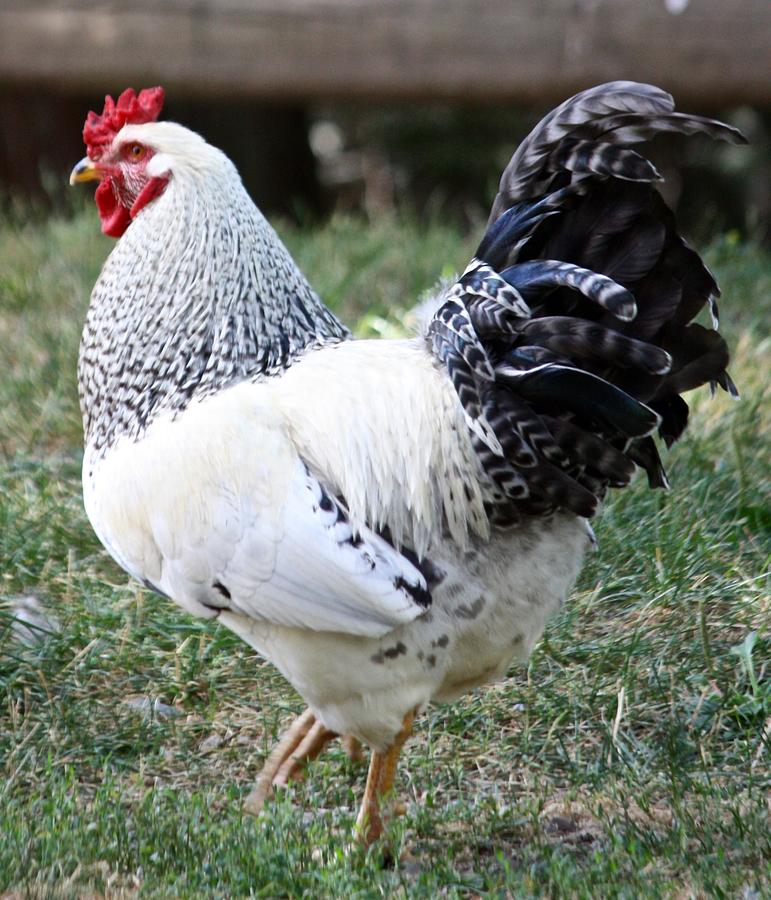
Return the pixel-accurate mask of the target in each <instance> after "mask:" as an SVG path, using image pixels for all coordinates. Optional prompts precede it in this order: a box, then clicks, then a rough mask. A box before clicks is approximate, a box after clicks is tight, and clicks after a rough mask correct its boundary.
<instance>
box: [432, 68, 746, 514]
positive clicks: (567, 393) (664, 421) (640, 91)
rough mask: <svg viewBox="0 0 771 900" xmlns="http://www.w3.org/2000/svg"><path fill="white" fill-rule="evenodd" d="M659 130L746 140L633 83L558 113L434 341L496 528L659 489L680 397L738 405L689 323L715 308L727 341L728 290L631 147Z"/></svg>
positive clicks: (719, 350)
mask: <svg viewBox="0 0 771 900" xmlns="http://www.w3.org/2000/svg"><path fill="white" fill-rule="evenodd" d="M662 132H672V133H678V134H683V135H693V134H706V135H708V136H709V137H712V138H718V139H721V140H728V141H731V142H733V143H741V142H743V141H744V138H743V137H742V135H741V134H740V133H739V132H738V131H736V130H735V129H733V128H731V127H729V126H727V125H724V124H723V123H721V122H717V121H715V120H712V119H705V118H702V117H699V116H689V115H684V114H682V113H676V112H675V111H674V103H673V100H672V98H671V97H670V95H669V94H667V93H666V92H664V91H662V90H660V89H659V88H656V87H654V86H652V85H646V84H637V83H634V82H624V81H619V82H612V83H610V84H605V85H599V86H598V87H595V88H591V89H590V90H588V91H584V92H583V93H581V94H578V95H577V96H575V97H572V98H571V99H570V100H567V101H566V102H565V103H563V104H562V105H561V106H559V107H557V109H555V110H554V111H553V112H552V113H550V114H549V115H548V116H546V117H545V118H544V119H543V120H542V121H541V122H540V123H539V124H538V125H537V126H536V127H535V128H534V129H533V131H532V132H531V133H530V134H529V135H528V137H527V138H526V139H525V140H524V141H523V142H522V144H521V145H520V147H519V148H518V149H517V151H516V152H515V153H514V155H513V156H512V159H511V161H510V163H509V165H508V166H507V167H506V169H505V170H504V172H503V175H502V177H501V183H500V189H499V192H498V195H497V196H496V198H495V201H494V203H493V207H492V211H491V214H490V221H489V223H488V229H487V232H486V234H485V236H484V238H483V240H482V242H481V244H480V245H479V249H478V251H477V254H476V258H475V259H474V260H473V261H472V263H471V264H470V266H469V267H468V269H467V270H466V272H465V273H464V275H463V276H462V277H461V279H460V280H459V281H458V282H457V284H456V285H455V286H454V287H453V288H452V290H451V291H450V295H449V297H448V300H447V303H445V305H444V306H443V307H442V308H441V309H440V310H439V311H438V312H437V314H436V316H435V318H434V320H433V321H432V323H431V325H430V327H429V336H430V339H431V341H432V347H433V349H434V352H435V354H436V355H437V357H438V358H439V359H440V360H441V361H443V362H444V363H445V365H446V366H447V368H448V371H449V372H450V376H451V378H452V380H453V384H454V385H455V387H456V390H457V392H458V396H459V397H460V400H461V403H462V405H463V408H464V411H465V413H466V419H467V421H468V423H469V426H470V427H471V429H472V432H473V438H472V440H473V444H474V447H475V449H476V452H477V454H478V455H479V459H480V461H481V464H482V466H483V468H484V469H485V471H486V472H487V474H488V476H489V478H490V481H491V487H490V498H491V499H490V500H489V502H488V512H489V513H490V517H491V521H493V522H494V523H496V524H505V523H506V522H514V521H517V520H518V519H519V518H520V517H521V516H522V515H542V514H547V513H549V512H551V511H553V510H554V509H560V508H562V509H569V510H572V511H573V512H575V513H577V514H578V515H591V514H592V513H593V512H594V510H595V509H596V507H597V503H598V501H599V499H601V497H602V496H603V495H604V493H605V490H606V489H607V487H608V486H614V487H618V486H623V485H625V484H627V483H628V482H629V480H630V478H631V476H632V473H633V471H634V468H635V466H640V467H641V468H643V469H644V470H645V471H646V472H647V474H648V480H649V483H650V484H651V485H652V486H654V487H665V486H666V485H667V479H666V473H665V472H664V468H663V466H662V463H661V459H660V457H659V452H658V449H657V446H656V442H655V441H654V439H653V437H652V434H651V433H652V432H653V431H655V430H656V429H658V434H659V435H660V437H661V439H662V440H663V441H664V443H665V444H666V445H667V446H669V445H671V444H672V443H673V442H674V441H675V440H677V439H678V438H679V437H680V435H681V434H682V432H683V430H684V429H685V427H686V424H687V422H688V405H687V403H686V402H685V401H684V400H683V399H682V397H681V396H680V394H682V393H683V392H685V391H688V390H691V389H692V388H695V387H698V386H700V385H702V384H711V385H712V386H715V385H718V386H720V387H721V388H723V389H724V390H726V391H728V392H729V393H730V394H731V395H732V396H737V391H736V388H735V386H734V384H733V382H732V381H731V379H730V376H729V375H728V373H727V372H726V366H727V364H728V348H727V347H726V344H725V342H724V340H723V339H722V338H721V337H720V336H719V335H718V334H717V332H716V331H714V330H711V329H708V328H705V327H703V326H701V325H698V324H695V323H693V322H692V320H693V318H694V317H695V316H696V315H698V313H699V312H700V311H701V310H702V309H703V308H705V307H707V308H708V309H709V311H710V313H711V316H712V324H713V327H715V328H716V327H717V303H716V298H717V297H718V296H719V290H718V286H717V284H716V283H715V280H714V278H713V276H712V274H711V273H710V272H709V270H708V269H707V268H706V267H705V266H704V264H703V262H702V261H701V258H700V257H699V255H698V254H697V253H696V252H695V251H694V250H693V249H692V248H690V247H689V246H688V245H687V244H686V242H685V241H684V240H683V239H682V237H681V236H680V235H679V234H678V231H677V226H676V221H675V217H674V214H673V213H672V212H671V210H669V209H668V207H667V206H666V204H665V203H664V201H663V199H662V198H661V196H660V194H659V193H658V192H657V191H656V189H655V182H656V181H657V180H659V178H660V176H659V174H658V172H657V171H656V169H655V168H654V166H653V165H652V164H651V163H650V162H649V161H648V160H647V159H645V157H644V156H643V155H642V154H641V153H640V152H639V151H638V150H635V149H632V148H631V146H630V145H633V144H638V143H640V142H642V141H645V140H648V139H649V138H651V137H654V136H655V135H656V134H658V133H662Z"/></svg>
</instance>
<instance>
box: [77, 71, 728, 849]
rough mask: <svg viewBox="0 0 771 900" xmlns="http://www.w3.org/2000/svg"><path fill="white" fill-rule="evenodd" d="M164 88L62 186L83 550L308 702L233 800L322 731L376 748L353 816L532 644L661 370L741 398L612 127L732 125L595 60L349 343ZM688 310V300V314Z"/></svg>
mask: <svg viewBox="0 0 771 900" xmlns="http://www.w3.org/2000/svg"><path fill="white" fill-rule="evenodd" d="M162 102H163V92H162V90H161V89H160V88H153V89H148V90H144V91H142V92H141V93H139V94H138V95H136V94H135V93H134V92H133V91H132V90H130V89H129V90H127V91H125V92H124V93H123V94H122V95H121V96H120V98H119V99H118V101H117V103H115V102H114V101H113V100H112V98H110V97H107V98H106V101H105V107H104V110H103V112H102V113H101V114H99V115H98V114H96V113H93V112H92V113H90V114H89V116H88V118H87V120H86V124H85V128H84V132H83V134H84V140H85V143H86V145H87V149H88V155H87V156H86V157H85V158H84V159H83V160H82V161H81V162H80V163H78V164H77V165H76V166H75V168H74V169H73V172H72V175H71V179H70V180H71V182H73V183H74V182H83V181H89V180H97V181H98V182H99V184H98V187H97V190H96V203H97V207H98V211H99V215H100V218H101V223H102V230H103V231H104V232H105V233H106V234H108V235H111V236H113V237H115V238H120V240H119V241H118V243H117V245H116V246H115V248H114V249H113V251H112V253H111V254H110V256H109V258H108V259H107V261H106V263H105V265H104V268H103V269H102V272H101V274H100V276H99V279H98V281H97V283H96V286H95V287H94V290H93V293H92V295H91V303H90V307H89V310H88V315H87V318H86V323H85V328H84V331H83V338H82V343H81V348H80V359H79V368H78V381H79V390H80V402H81V409H82V414H83V424H84V430H85V456H84V461H83V492H84V502H85V507H86V511H87V513H88V516H89V519H90V521H91V523H92V525H93V527H94V530H95V531H96V533H97V535H98V536H99V539H100V540H101V541H102V543H103V544H104V546H105V547H106V549H107V550H108V551H109V553H110V554H111V555H112V556H113V557H114V558H115V560H116V561H117V562H118V563H119V564H120V565H121V566H123V568H125V569H126V570H127V571H128V572H129V573H130V574H131V575H133V576H134V577H136V578H137V579H139V580H140V581H141V582H142V583H143V584H144V585H146V586H147V587H148V588H149V589H151V590H153V591H156V592H158V593H159V594H162V595H165V596H166V597H168V598H170V599H172V600H173V601H175V602H176V603H178V604H179V605H180V606H181V607H182V608H183V609H185V610H186V611H187V612H189V613H192V614H195V615H198V616H203V617H205V618H210V619H211V618H216V619H217V620H218V621H219V622H221V623H222V624H223V625H225V626H226V627H228V628H230V629H232V630H233V631H234V632H235V633H236V634H237V635H239V636H240V637H241V638H243V639H244V640H245V641H246V642H247V643H248V644H250V645H251V646H252V647H253V648H254V649H256V650H257V651H258V652H259V653H260V654H262V655H263V656H264V657H266V658H267V659H269V660H270V661H271V662H272V663H273V664H274V665H275V666H277V668H278V669H279V670H280V671H281V672H282V673H283V675H284V676H285V677H286V678H287V679H288V680H289V681H290V682H291V684H292V685H293V686H294V687H295V688H296V690H297V691H298V692H299V693H300V694H301V695H302V697H303V698H304V699H305V701H306V702H307V704H308V710H307V711H306V712H305V713H303V714H302V715H301V716H300V717H299V718H298V719H297V720H296V722H295V723H294V724H293V725H292V726H291V727H290V729H289V731H288V732H287V734H286V735H285V737H284V738H283V739H282V740H281V741H280V742H279V743H278V744H277V746H276V748H275V749H274V751H273V752H272V753H271V755H270V756H269V758H268V760H267V762H266V764H265V767H264V769H263V772H262V775H261V781H260V783H259V784H258V786H257V789H256V791H255V793H254V794H253V795H252V797H251V798H250V800H249V806H250V808H251V810H252V811H256V810H258V809H259V808H261V806H262V804H263V803H264V802H265V800H266V798H267V797H268V795H269V793H270V790H271V788H272V787H273V786H275V785H283V784H286V783H287V781H288V780H289V779H291V778H293V777H296V776H298V775H299V773H300V771H301V769H302V767H303V765H304V763H305V762H307V760H309V759H311V758H313V757H314V756H315V755H316V754H318V752H319V751H320V750H321V748H322V747H323V746H324V745H325V744H326V742H327V741H329V740H330V739H331V738H332V737H334V736H336V735H341V736H345V737H346V738H347V739H348V740H350V741H352V742H353V741H360V742H363V743H365V744H366V745H368V746H369V747H370V748H371V751H372V754H371V761H370V766H369V773H368V777H367V784H366V788H365V793H364V799H363V802H362V805H361V809H360V812H359V816H358V823H357V825H358V833H359V835H360V837H361V839H362V840H363V841H364V842H365V843H368V844H369V843H371V842H372V841H374V840H376V839H377V838H378V837H379V836H380V835H381V833H382V831H383V821H384V816H383V807H384V803H383V798H384V797H385V796H386V795H388V794H389V792H390V791H391V790H392V788H393V784H394V778H395V773H396V767H397V761H398V757H399V753H400V750H401V747H402V745H403V743H404V741H405V740H406V739H407V737H408V736H409V734H410V731H411V727H412V722H413V718H414V716H415V714H416V713H418V712H419V711H420V710H422V709H423V708H425V707H426V705H427V704H429V703H431V702H432V701H451V700H453V699H454V698H457V697H459V696H460V695H462V694H464V693H465V692H467V691H470V690H472V689H473V688H476V687H478V686H479V685H483V684H485V683H487V682H490V681H492V680H494V679H499V678H501V677H503V676H504V675H505V673H506V671H507V669H508V668H509V666H510V665H511V664H512V662H520V663H521V662H524V661H525V660H527V658H528V656H529V654H530V652H531V650H532V648H533V645H534V643H535V642H536V641H537V640H538V639H539V637H540V635H541V634H542V632H543V629H544V627H545V625H546V622H547V620H548V619H549V617H550V616H552V615H553V614H554V612H555V611H556V610H557V609H559V607H560V605H561V604H562V603H564V602H565V599H566V597H567V595H568V593H569V591H570V590H571V588H572V586H573V584H574V582H575V580H576V577H577V575H578V572H579V569H580V567H581V563H582V559H583V556H584V553H585V551H586V550H587V548H588V547H589V546H590V545H591V543H592V542H593V540H594V538H593V534H592V530H591V528H590V526H589V524H588V520H589V519H590V518H591V517H592V516H593V515H594V513H595V512H596V511H597V509H598V506H599V504H600V502H601V500H602V498H603V496H604V495H605V493H606V491H607V489H608V488H609V487H615V488H620V487H623V486H624V485H626V484H628V483H629V481H630V479H631V478H632V475H633V473H634V472H635V470H636V468H638V467H640V468H642V469H644V470H645V472H646V473H647V477H648V481H649V483H650V485H651V486H652V487H663V486H665V485H666V476H665V473H664V468H663V466H662V463H661V459H660V457H659V452H658V448H657V442H656V440H655V438H654V434H656V433H657V434H658V435H659V436H660V438H661V439H662V440H663V442H664V443H665V444H666V445H667V446H668V445H670V444H671V443H672V442H673V441H675V440H676V439H677V438H678V437H679V436H680V435H681V433H682V431H683V429H684V428H685V426H686V422H687V419H688V406H687V404H686V402H685V401H684V400H683V399H682V396H681V394H682V393H683V392H685V391H688V390H690V389H692V388H695V387H697V386H699V385H702V384H705V383H710V384H711V385H712V387H713V390H714V387H715V385H719V386H720V387H722V388H723V389H725V390H726V391H728V392H729V393H731V394H732V395H735V394H736V390H735V388H734V385H733V384H732V382H731V380H730V378H729V376H728V374H727V372H726V366H727V363H728V351H727V348H726V344H725V342H724V341H723V339H722V338H721V337H720V336H719V335H718V333H717V331H716V330H715V329H716V327H717V306H716V297H717V295H718V288H717V285H716V283H715V281H714V279H713V277H712V275H711V274H710V273H709V272H708V270H707V269H706V268H705V267H704V265H703V263H702V262H701V260H700V258H699V256H698V254H697V253H696V252H695V251H694V250H692V249H691V248H690V247H689V246H688V245H687V244H686V243H685V241H684V240H683V239H682V238H681V237H680V236H679V234H678V231H677V227H676V223H675V218H674V215H673V213H672V212H671V211H670V210H669V209H668V207H667V206H666V205H665V203H664V201H663V199H662V197H661V196H660V194H659V193H658V192H657V191H656V189H655V182H656V181H657V180H658V179H659V177H660V176H659V175H658V173H657V171H656V169H655V168H654V167H653V165H652V164H651V163H650V162H649V161H648V160H647V159H646V158H645V157H644V156H642V155H640V154H639V153H638V152H637V151H636V150H635V149H633V145H635V144H637V143H639V142H641V141H643V140H646V139H648V138H650V137H652V136H654V135H655V134H657V133H660V132H679V133H682V134H686V135H690V134H694V133H697V132H701V133H704V134H707V135H709V136H711V137H716V138H722V139H727V140H729V141H734V142H738V141H741V140H743V139H742V137H741V135H740V134H739V133H738V132H737V131H735V130H734V129H732V128H730V127H728V126H726V125H723V124H721V123H719V122H717V121H713V120H710V119H705V118H700V117H697V116H691V115H684V114H680V113H677V112H675V111H674V104H673V101H672V98H671V97H670V96H669V95H668V94H667V93H665V92H664V91H662V90H660V89H658V88H656V87H653V86H651V85H645V84H636V83H633V82H622V81H619V82H613V83H609V84H604V85H600V86H598V87H594V88H591V89H590V90H586V91H584V92H583V93H580V94H578V95H577V96H575V97H573V98H571V99H570V100H567V101H566V102H565V103H563V104H562V105H561V106H559V107H557V108H556V109H555V110H554V111H553V112H551V113H550V114H549V115H547V116H546V118H544V119H543V121H541V122H540V123H539V124H538V125H537V126H536V127H535V128H534V129H533V131H532V132H531V133H530V134H529V135H528V136H527V137H526V138H525V140H524V141H523V142H522V144H521V145H520V147H519V149H518V150H517V151H516V152H515V153H514V156H513V157H512V159H511V162H510V163H509V165H508V166H507V167H506V169H505V171H504V173H503V176H502V178H501V182H500V190H499V193H498V195H497V196H496V198H495V201H494V204H493V207H492V212H491V214H490V220H489V223H488V227H487V231H486V233H485V235H484V237H483V240H482V242H481V244H480V246H479V249H478V251H477V253H476V255H475V257H474V258H473V259H472V260H471V262H470V263H469V265H468V267H467V268H466V270H465V271H464V272H463V274H462V275H461V276H460V277H459V278H458V279H457V280H455V281H454V282H453V283H452V284H445V285H443V286H441V287H440V288H439V289H438V290H437V292H436V296H435V298H434V299H433V302H432V304H430V306H431V308H430V310H429V312H428V314H427V316H426V321H425V325H424V327H423V329H422V331H421V333H420V334H419V335H418V336H415V337H412V338H406V339H403V340H356V341H353V340H351V339H350V334H349V332H348V330H347V329H346V328H345V326H344V325H342V324H341V323H340V322H339V321H338V319H337V318H336V317H335V316H334V315H333V314H332V312H331V311H330V310H329V309H328V308H327V307H326V306H324V304H323V303H322V301H321V299H320V298H319V297H318V295H317V294H316V293H314V291H313V289H312V288H311V287H310V285H309V284H308V282H307V281H306V279H305V278H304V276H303V275H302V273H301V272H300V271H299V269H298V267H297V266H296V264H295V263H294V261H293V260H292V258H291V256H290V255H289V253H288V251H287V250H286V248H285V247H284V245H283V244H282V243H281V241H280V240H279V238H278V236H277V235H276V233H275V232H274V231H273V229H272V228H271V226H270V225H269V224H268V222H267V221H266V220H265V218H264V217H263V216H262V214H261V213H260V212H259V211H258V209H257V208H256V207H255V205H254V204H253V202H252V201H251V200H250V198H249V196H248V195H247V193H246V191H245V189H244V187H243V186H242V184H241V181H240V179H239V177H238V174H237V172H236V170H235V168H234V166H233V165H232V163H231V162H230V161H229V160H228V159H227V158H226V157H225V156H224V155H223V154H222V153H221V152H220V151H219V150H217V149H215V148H214V147H212V146H210V145H209V144H208V143H206V142H205V141H204V140H203V139H202V138H201V137H200V136H199V135H197V134H195V133H193V132H191V131H189V130H188V129H186V128H184V127H183V126H181V125H178V124H174V123H171V122H159V121H157V119H158V115H159V113H160V110H161V106H162ZM705 306H707V307H708V308H709V310H710V312H711V315H712V325H713V328H706V327H703V326H702V325H699V324H695V323H693V321H692V320H693V319H694V317H695V316H696V315H697V314H698V313H699V312H700V310H701V309H702V308H703V307H705Z"/></svg>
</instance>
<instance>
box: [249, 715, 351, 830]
mask: <svg viewBox="0 0 771 900" xmlns="http://www.w3.org/2000/svg"><path fill="white" fill-rule="evenodd" d="M334 737H335V733H334V732H333V731H329V730H328V729H326V728H324V726H323V725H322V724H321V723H320V722H317V721H316V716H315V715H314V714H313V712H312V711H311V710H310V709H306V710H305V712H304V713H302V714H301V715H299V716H298V717H297V718H296V719H295V720H294V722H292V724H291V725H290V726H289V728H288V729H287V731H286V732H285V734H284V735H283V737H282V738H281V739H280V740H279V742H278V743H277V744H276V745H275V746H274V747H273V749H272V750H271V751H270V755H269V756H268V758H267V759H266V760H265V765H264V766H263V767H262V772H260V777H259V778H258V779H257V784H256V785H255V786H254V789H253V790H252V792H251V794H249V796H248V797H247V798H246V800H245V801H244V812H246V813H249V814H250V815H253V816H256V815H259V813H260V812H262V809H263V807H264V806H265V803H266V801H267V800H268V798H269V797H270V796H271V795H272V793H273V787H274V785H276V786H283V785H286V784H287V783H288V781H289V779H290V778H292V777H295V776H296V775H297V773H298V772H300V771H301V770H302V767H303V764H304V763H305V762H307V761H308V760H310V759H315V757H316V756H318V755H319V753H321V751H322V750H323V748H324V747H325V746H326V744H328V743H329V741H331V740H332V738H334Z"/></svg>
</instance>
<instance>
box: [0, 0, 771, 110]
mask: <svg viewBox="0 0 771 900" xmlns="http://www.w3.org/2000/svg"><path fill="white" fill-rule="evenodd" d="M683 7H684V8H683ZM668 8H669V9H670V10H671V9H675V8H677V9H681V10H682V11H681V12H679V14H674V13H673V12H670V11H668ZM769 48H771V3H769V0H690V2H688V0H411V2H410V0H163V2H160V3H159V2H157V0H26V2H25V3H18V2H8V0H0V80H2V81H4V82H6V83H9V82H15V83H25V84H38V85H41V86H43V87H45V86H50V87H54V86H55V87H56V88H58V89H59V90H60V91H68V90H69V91H79V92H83V91H88V92H91V91H93V92H94V94H95V95H97V96H99V95H101V94H104V93H105V92H107V91H109V92H113V93H115V92H117V91H120V90H121V89H122V88H123V87H125V86H126V85H129V84H131V85H133V86H135V87H140V86H142V85H147V84H152V83H162V84H163V85H164V86H165V87H167V89H169V90H173V91H175V92H177V94H178V95H179V96H185V97H204V96H228V97H231V98H233V97H238V96H241V97H250V98H255V99H257V98H259V99H270V100H276V101H284V100H287V99H293V100H297V99H302V100H308V99H357V100H370V99H415V100H418V99H420V100H425V99H444V98H446V99H460V100H470V101H479V100H490V101H501V100H507V101H514V102H538V103H544V102H546V101H553V100H558V99H562V98H564V97H565V96H567V95H568V94H570V93H572V92H574V91H576V90H578V89H580V88H582V87H586V86H588V85H590V84H595V83H598V82H601V81H608V80H611V79H616V78H633V79H637V80H644V81H652V82H655V83H656V84H659V85H661V86H662V87H665V88H667V89H669V90H671V91H673V92H674V93H675V94H676V97H677V99H678V101H679V102H680V103H681V104H687V103H696V104H700V105H702V106H703V105H705V104H706V105H710V106H717V105H720V104H727V103H733V102H744V103H755V104H759V105H771V52H770V51H769Z"/></svg>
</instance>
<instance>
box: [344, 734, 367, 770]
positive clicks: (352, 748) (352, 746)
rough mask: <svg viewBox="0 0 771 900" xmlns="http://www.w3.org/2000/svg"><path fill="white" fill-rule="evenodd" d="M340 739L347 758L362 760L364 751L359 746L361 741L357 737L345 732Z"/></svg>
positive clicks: (354, 760)
mask: <svg viewBox="0 0 771 900" xmlns="http://www.w3.org/2000/svg"><path fill="white" fill-rule="evenodd" d="M340 741H341V743H342V745H343V750H345V752H346V755H347V756H348V759H350V760H351V761H352V762H357V763H358V762H362V761H363V759H364V751H363V750H362V748H361V741H360V740H359V739H358V738H355V737H354V736H353V735H352V734H346V735H343V737H342V738H340Z"/></svg>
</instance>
